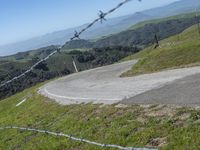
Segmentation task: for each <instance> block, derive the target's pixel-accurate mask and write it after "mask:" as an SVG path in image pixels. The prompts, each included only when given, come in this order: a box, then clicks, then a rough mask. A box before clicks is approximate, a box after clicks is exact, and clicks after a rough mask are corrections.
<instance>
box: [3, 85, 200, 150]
mask: <svg viewBox="0 0 200 150" xmlns="http://www.w3.org/2000/svg"><path fill="white" fill-rule="evenodd" d="M40 86H41V84H40V85H38V86H35V87H32V88H30V89H26V90H25V91H23V92H21V93H18V94H16V95H14V96H12V97H9V98H7V99H5V100H3V101H1V102H0V111H1V113H0V126H11V125H13V126H20V127H31V128H38V129H45V130H50V131H54V132H63V133H66V134H71V135H73V136H76V137H80V138H81V137H82V138H86V139H89V140H93V141H96V142H101V143H113V144H119V145H122V146H134V147H158V148H159V149H169V150H170V149H173V150H176V149H177V150H180V149H185V148H186V149H188V150H190V149H191V150H193V149H198V148H199V145H200V141H199V138H200V132H199V131H200V121H199V119H200V117H199V114H200V109H199V108H196V109H194V108H184V107H172V106H156V105H149V106H139V105H133V106H126V107H125V106H124V105H121V106H120V105H119V104H115V105H110V106H103V105H92V104H86V105H69V106H61V105H58V104H56V103H54V102H53V101H51V100H49V99H47V98H45V97H43V96H41V95H38V94H37V90H38V87H40ZM24 98H27V101H26V102H24V103H22V104H21V105H20V106H18V107H16V104H17V103H19V102H20V101H21V100H23V99H24ZM0 139H1V140H0V149H69V150H70V149H71V150H72V149H79V150H98V149H102V148H99V147H96V146H91V145H88V144H85V143H81V142H75V141H71V140H69V139H67V138H64V137H56V136H55V137H54V136H49V135H47V134H41V133H34V132H28V131H17V130H15V129H12V130H5V131H1V132H0Z"/></svg>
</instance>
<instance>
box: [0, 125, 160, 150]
mask: <svg viewBox="0 0 200 150" xmlns="http://www.w3.org/2000/svg"><path fill="white" fill-rule="evenodd" d="M8 129H17V130H21V131H30V132H37V133H44V134H48V135H53V136H60V137H66V138H68V139H71V140H73V141H79V142H83V143H87V144H90V145H95V146H98V147H102V148H115V149H119V150H157V149H149V148H133V147H123V146H120V145H115V144H103V143H98V142H94V141H90V140H87V139H84V138H77V137H74V136H72V135H69V134H64V133H58V132H51V131H47V130H40V129H34V128H24V127H16V126H7V127H0V130H8Z"/></svg>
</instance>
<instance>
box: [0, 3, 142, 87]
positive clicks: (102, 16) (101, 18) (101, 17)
mask: <svg viewBox="0 0 200 150" xmlns="http://www.w3.org/2000/svg"><path fill="white" fill-rule="evenodd" d="M130 1H133V0H124V1H123V2H121V3H119V4H118V5H117V6H116V7H114V8H113V9H111V10H109V11H108V12H106V13H104V12H102V11H101V10H100V11H99V12H100V13H99V14H98V18H97V19H95V20H94V21H92V22H91V23H90V24H88V25H87V26H86V27H85V28H83V29H82V30H81V31H80V32H78V31H75V33H74V36H73V37H72V38H70V41H72V40H74V39H80V35H81V34H83V32H85V31H86V30H88V29H89V28H91V27H92V26H93V25H94V24H96V23H97V22H99V21H100V22H101V23H103V21H106V18H105V17H106V16H107V15H109V14H111V13H113V12H114V11H116V10H117V9H119V8H120V7H122V6H123V5H124V4H126V3H128V2H130ZM137 1H139V2H141V1H142V0H137ZM63 46H64V45H63ZM63 46H60V47H59V48H58V49H56V50H55V51H53V52H52V53H51V54H49V55H48V56H46V57H45V58H43V59H41V60H40V61H38V62H37V63H35V64H34V65H33V66H31V67H30V69H28V70H26V71H25V72H23V73H22V74H20V75H18V76H15V77H13V78H12V79H10V80H8V81H6V82H4V83H2V84H0V88H2V87H3V86H5V85H7V84H10V83H11V82H13V81H15V80H17V79H19V78H21V77H23V76H26V74H27V73H29V72H31V71H32V70H33V69H34V68H35V67H36V66H38V65H39V64H40V63H42V62H44V61H46V60H48V59H49V58H50V57H51V56H53V55H54V54H56V53H57V52H59V51H60V50H61V49H62V48H63Z"/></svg>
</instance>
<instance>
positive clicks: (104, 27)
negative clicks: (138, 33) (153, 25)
mask: <svg viewBox="0 0 200 150" xmlns="http://www.w3.org/2000/svg"><path fill="white" fill-rule="evenodd" d="M195 8H197V9H199V8H200V0H180V1H177V2H174V3H172V4H169V5H167V6H163V7H158V8H154V9H150V10H145V11H142V12H137V13H135V14H132V15H127V16H122V17H117V18H112V19H109V20H108V21H106V22H104V23H103V24H101V23H98V24H96V25H95V26H94V27H92V28H91V29H90V30H88V31H87V32H85V33H84V34H83V35H82V36H81V38H83V39H95V38H100V37H102V36H108V35H110V34H115V33H118V32H121V31H124V30H126V29H128V28H129V27H130V26H132V25H134V24H136V23H138V22H141V21H145V20H150V19H155V18H161V17H166V16H170V15H176V14H180V13H186V12H192V11H194V9H195ZM86 25H87V24H85V25H82V26H79V27H77V28H71V29H66V30H61V31H57V32H53V33H50V34H46V35H43V36H40V37H36V38H32V39H29V40H26V41H22V42H18V43H14V44H9V45H4V46H0V56H2V55H10V54H14V53H17V52H22V51H27V50H30V49H37V48H41V47H45V46H49V45H62V44H64V43H65V42H66V41H67V40H68V39H69V38H70V37H71V36H72V35H73V33H74V30H80V29H82V28H83V27H85V26H86Z"/></svg>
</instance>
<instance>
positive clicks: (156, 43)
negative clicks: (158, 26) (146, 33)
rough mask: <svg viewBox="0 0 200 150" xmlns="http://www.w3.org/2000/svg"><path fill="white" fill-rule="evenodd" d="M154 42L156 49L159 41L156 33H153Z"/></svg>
mask: <svg viewBox="0 0 200 150" xmlns="http://www.w3.org/2000/svg"><path fill="white" fill-rule="evenodd" d="M154 43H155V46H154V49H156V48H158V47H159V46H160V45H159V41H158V36H157V34H156V33H155V36H154Z"/></svg>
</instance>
